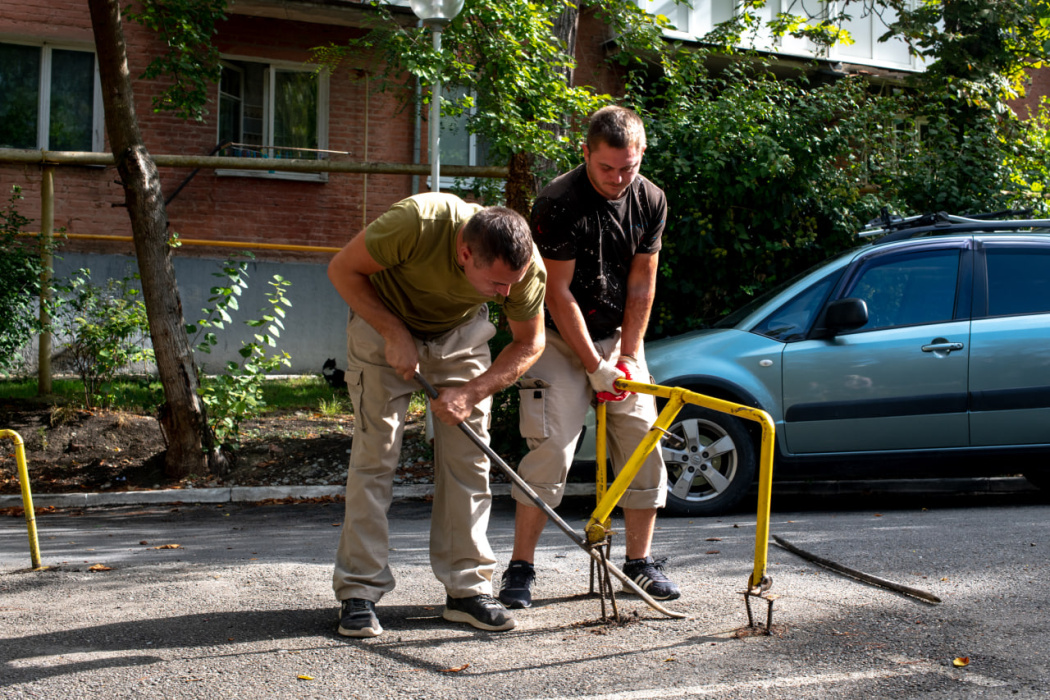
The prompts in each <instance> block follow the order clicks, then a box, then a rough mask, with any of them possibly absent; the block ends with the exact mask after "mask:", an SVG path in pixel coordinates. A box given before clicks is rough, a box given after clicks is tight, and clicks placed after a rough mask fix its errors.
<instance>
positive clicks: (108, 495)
mask: <svg viewBox="0 0 1050 700" xmlns="http://www.w3.org/2000/svg"><path fill="white" fill-rule="evenodd" d="M1026 491H1030V492H1035V491H1038V489H1037V488H1036V487H1034V486H1032V484H1030V483H1029V482H1028V481H1027V480H1026V479H1025V478H1024V477H1020V476H1013V477H984V478H975V479H884V480H863V481H849V480H845V481H812V482H809V481H782V482H774V484H773V495H774V496H778V495H781V496H783V495H791V496H801V495H806V496H816V497H828V496H839V495H848V494H898V495H900V494H920V493H925V494H941V495H943V494H950V493H960V494H963V493H967V494H982V493H983V494H997V493H1018V492H1026ZM344 493H345V487H344V486H341V485H340V486H332V485H329V486H228V487H223V488H212V489H159V490H156V491H102V492H98V493H41V494H35V495H34V496H33V506H34V507H45V508H46V507H55V508H94V507H96V506H139V505H173V504H177V503H258V502H259V501H268V500H284V499H298V500H305V499H310V498H325V497H333V496H339V497H341V496H343V495H344ZM433 495H434V485H433V484H407V485H401V486H394V500H395V501H398V500H405V499H410V498H426V497H428V496H433ZM492 495H493V496H495V497H498V498H502V497H509V496H510V484H492ZM565 495H566V496H594V484H576V483H573V484H566V486H565ZM21 507H22V497H21V496H20V495H0V508H21Z"/></svg>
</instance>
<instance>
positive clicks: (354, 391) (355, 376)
mask: <svg viewBox="0 0 1050 700" xmlns="http://www.w3.org/2000/svg"><path fill="white" fill-rule="evenodd" d="M343 378H344V379H346V393H348V394H349V395H350V405H351V407H353V409H354V412H355V413H356V412H357V411H360V410H362V407H363V406H364V403H363V402H362V401H361V399H362V397H363V396H364V388H363V387H362V386H361V369H360V368H359V367H347V368H346V372H344V373H343ZM354 430H360V431H361V432H364V431H365V421H360V420H355V421H354Z"/></svg>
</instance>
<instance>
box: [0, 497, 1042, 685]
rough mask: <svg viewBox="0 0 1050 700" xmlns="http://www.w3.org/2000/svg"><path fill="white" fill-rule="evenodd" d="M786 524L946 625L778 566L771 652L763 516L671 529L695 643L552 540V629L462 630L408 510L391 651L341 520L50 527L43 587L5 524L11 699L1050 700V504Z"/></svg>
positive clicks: (309, 512) (233, 509)
mask: <svg viewBox="0 0 1050 700" xmlns="http://www.w3.org/2000/svg"><path fill="white" fill-rule="evenodd" d="M590 507H591V504H590V502H589V501H584V500H581V499H574V502H572V503H568V504H567V507H566V508H564V509H563V514H564V515H565V516H566V518H567V520H569V522H570V523H571V524H574V525H575V526H577V527H579V528H581V529H582V525H583V521H584V520H585V519H586V516H587V515H588V513H589V510H590ZM774 510H775V512H774V515H773V518H772V533H773V534H776V535H779V536H781V537H783V538H785V539H787V540H788V541H790V542H791V543H792V544H794V545H796V546H798V547H801V548H803V549H805V550H808V551H810V552H812V553H814V554H817V555H819V556H821V557H824V558H826V559H830V560H834V561H836V562H839V563H841V564H844V565H847V566H850V567H852V568H854V569H859V570H861V571H864V572H866V573H870V574H873V575H876V576H879V577H882V578H885V579H890V580H893V581H896V582H899V583H902V584H906V585H909V586H913V587H916V588H919V589H922V590H925V591H928V592H929V593H932V594H934V595H936V596H938V597H939V598H940V599H941V600H942V601H943V602H942V603H940V604H939V605H931V604H929V603H925V602H922V601H919V600H916V599H914V598H911V597H907V596H904V595H901V594H899V593H895V592H891V591H888V590H885V589H883V588H879V587H876V586H872V585H868V584H863V583H859V582H857V581H855V580H853V579H850V578H846V577H843V576H841V575H838V574H834V573H830V572H828V571H827V570H824V569H821V568H819V567H818V566H816V565H814V564H812V563H810V562H808V561H806V560H804V559H801V558H799V557H798V556H796V555H794V554H791V553H789V552H787V551H784V550H783V549H780V548H779V547H777V546H775V545H772V544H771V545H770V547H769V566H768V573H769V574H770V575H771V576H772V577H773V587H772V589H771V592H772V593H775V594H778V595H779V596H780V597H779V598H778V599H777V600H776V602H775V608H774V618H773V634H772V635H769V636H765V635H755V634H752V633H750V632H749V630H747V629H746V623H747V616H746V613H745V607H744V602H743V598H742V596H741V595H740V591H741V590H742V589H743V588H744V586H745V584H746V581H747V578H748V575H749V574H750V572H751V570H752V566H753V556H754V546H755V545H754V533H755V517H754V514H748V513H744V512H741V513H738V514H736V515H734V516H729V517H722V518H711V519H699V518H697V519H674V518H662V519H661V520H660V521H659V528H660V529H659V531H658V532H657V535H656V542H655V550H656V551H655V553H656V554H657V555H658V556H668V558H669V560H668V573H669V574H670V575H671V576H672V577H673V578H674V579H675V580H676V581H677V582H678V583H679V584H680V585H681V587H682V590H683V597H682V598H681V599H680V600H678V601H674V602H673V603H671V604H670V605H669V607H671V608H673V609H675V610H679V611H681V612H684V613H685V614H686V615H687V618H686V619H684V620H674V619H667V618H663V617H662V616H661V615H659V614H657V613H655V612H653V611H651V610H649V609H648V608H647V607H646V606H645V605H644V604H642V603H640V602H638V600H637V599H635V598H632V597H629V596H626V595H624V596H620V597H618V602H619V605H620V608H621V611H622V612H625V613H627V615H628V618H629V619H628V621H627V622H626V623H623V624H618V625H614V624H606V623H602V622H600V621H599V620H598V617H599V613H600V604H599V602H598V600H597V599H596V598H592V597H589V596H587V595H586V592H587V588H588V568H589V566H588V559H587V558H586V555H585V554H584V553H583V552H581V551H580V550H578V549H577V548H576V547H575V545H573V544H572V543H571V542H570V541H569V539H568V538H567V537H565V536H564V535H563V534H562V533H560V532H558V531H557V530H554V529H553V528H552V527H549V528H548V530H547V532H546V534H545V535H544V539H543V540H542V541H541V544H540V549H539V551H538V559H537V564H538V567H539V570H540V578H539V580H538V582H537V585H536V589H535V594H536V597H537V599H538V600H537V605H536V606H535V607H534V608H532V609H530V610H526V611H519V612H518V613H517V618H518V623H519V624H518V627H517V629H515V630H513V631H511V632H505V633H499V634H493V633H483V632H478V631H475V630H473V629H472V628H469V627H467V626H465V625H457V624H453V623H448V622H445V621H444V620H442V619H441V617H440V613H441V610H442V604H443V601H444V593H443V590H442V589H441V587H440V585H439V584H438V583H437V582H436V581H435V580H434V578H433V576H432V575H431V574H430V571H429V564H428V561H427V546H426V533H427V530H428V527H429V507H428V505H427V504H425V503H420V502H408V503H399V504H395V506H394V509H393V511H392V530H393V533H392V541H391V547H392V550H393V551H392V552H391V560H392V563H393V566H394V569H395V574H396V576H397V578H398V587H397V589H396V590H395V591H394V592H393V593H391V594H389V595H388V596H387V597H386V598H384V600H383V601H382V603H381V604H380V606H379V614H380V617H381V620H382V622H383V625H384V627H385V628H386V632H385V633H384V634H383V635H382V636H380V637H377V638H375V639H370V640H347V639H343V638H341V637H339V636H338V635H337V634H336V633H335V623H336V610H337V608H336V605H335V602H334V599H333V597H332V593H331V587H330V577H331V570H332V562H331V559H332V554H333V552H334V549H335V546H336V541H337V538H338V533H339V529H338V527H337V526H338V525H339V523H340V521H341V520H342V505H341V504H301V505H268V506H267V505H243V504H222V505H218V506H216V505H199V506H193V505H183V506H147V507H124V508H110V509H103V508H98V509H88V510H84V511H77V510H59V511H57V512H54V513H49V514H44V515H41V516H40V517H39V518H38V528H39V533H40V546H41V552H42V557H43V561H44V564H46V565H48V566H50V567H51V568H49V569H47V570H45V571H30V570H29V569H28V568H27V567H28V566H29V548H28V544H27V537H26V528H25V521H24V520H23V519H22V518H21V517H4V518H0V696H2V697H4V698H30V697H32V698H81V697H84V696H89V695H95V694H96V693H104V694H105V695H104V697H113V698H141V697H150V698H154V697H163V698H209V699H211V698H226V697H238V698H325V699H326V700H331V699H332V698H428V699H440V698H456V699H462V698H571V699H572V700H582V699H583V698H615V699H616V700H626V699H627V698H709V697H713V698H740V697H776V698H826V697H828V696H829V695H833V696H836V697H838V698H864V699H865V700H868V699H869V698H886V697H892V698H920V697H921V698H959V697H996V698H997V697H1046V695H1047V689H1046V680H1047V679H1048V678H1050V668H1048V667H1050V636H1048V635H1047V634H1046V626H1047V622H1048V619H1050V615H1048V607H1050V606H1048V603H1047V600H1046V581H1047V576H1048V574H1050V571H1048V570H1050V561H1048V556H1047V550H1048V548H1050V537H1048V534H1050V505H1047V504H1046V502H1045V500H1043V499H1041V497H1040V496H1038V495H1037V494H1032V493H1027V492H1025V493H1015V494H998V495H988V494H983V495H970V496H963V497H949V496H934V495H923V494H912V495H901V496H887V495H884V494H883V495H878V496H872V497H861V496H849V497H846V496H839V497H834V498H827V497H825V498H821V499H810V500H804V499H800V498H790V499H789V498H783V497H778V496H776V495H775V496H774ZM490 535H491V539H492V543H493V546H494V548H495V549H496V551H497V553H498V556H499V557H500V558H501V562H500V565H501V566H502V565H503V564H505V563H506V558H507V555H508V553H509V551H510V547H511V543H512V537H513V507H512V504H511V503H510V501H509V499H506V498H501V499H498V501H497V504H496V507H495V509H494V514H493V519H492V523H491V528H490ZM617 544H618V545H619V546H617V547H615V548H614V557H615V558H616V560H618V561H619V560H621V559H622V538H621V539H619V540H618V542H617ZM163 545H179V546H178V547H177V548H161V547H163ZM96 564H102V565H104V566H105V567H108V569H109V570H106V571H92V570H91V567H92V566H94V565H96ZM499 573H501V570H498V571H497V575H499ZM758 603H759V605H761V606H763V607H764V605H765V604H764V603H762V602H761V601H758ZM755 610H756V612H760V613H761V616H764V609H762V610H760V609H759V607H756V608H755ZM956 659H959V660H960V661H958V662H957V663H963V662H962V659H967V660H968V663H967V664H966V665H964V666H960V667H957V666H956V665H955V664H954V663H953V660H956Z"/></svg>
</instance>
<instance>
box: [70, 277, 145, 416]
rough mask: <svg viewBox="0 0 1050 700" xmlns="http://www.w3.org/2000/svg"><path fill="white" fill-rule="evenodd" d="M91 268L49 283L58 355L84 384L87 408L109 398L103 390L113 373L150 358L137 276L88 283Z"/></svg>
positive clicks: (110, 381)
mask: <svg viewBox="0 0 1050 700" xmlns="http://www.w3.org/2000/svg"><path fill="white" fill-rule="evenodd" d="M90 279H91V271H90V270H87V269H83V268H82V269H80V270H78V271H77V272H76V273H75V274H74V275H73V276H72V277H70V278H69V279H67V280H64V281H61V282H59V283H58V284H56V285H55V290H56V292H57V293H58V294H57V296H56V298H55V308H54V326H55V333H56V335H57V336H58V338H59V340H60V342H61V344H62V345H63V351H62V352H63V354H64V355H65V356H66V357H67V359H68V360H69V362H70V363H71V364H72V366H73V370H74V371H75V372H76V373H77V375H78V376H79V377H80V379H81V381H83V383H84V403H85V405H87V406H88V407H91V406H95V405H105V404H107V403H110V402H112V400H113V396H112V395H111V393H110V391H109V389H110V388H111V387H112V384H113V380H114V379H115V378H116V376H117V374H118V373H119V372H120V371H121V370H124V369H126V368H128V367H129V366H131V365H132V364H134V363H136V362H149V361H152V360H153V349H152V348H151V347H147V346H146V339H147V338H148V337H149V321H148V319H147V318H146V306H145V304H144V303H143V302H142V300H141V299H140V298H139V297H140V291H139V289H138V288H137V287H136V286H135V285H134V280H136V279H138V275H129V276H127V277H124V278H123V279H119V280H107V282H106V284H105V285H104V286H98V285H95V284H92V283H91V281H90Z"/></svg>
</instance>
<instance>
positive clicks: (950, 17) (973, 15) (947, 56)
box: [865, 0, 1050, 114]
mask: <svg viewBox="0 0 1050 700" xmlns="http://www.w3.org/2000/svg"><path fill="white" fill-rule="evenodd" d="M865 1H866V2H868V3H870V2H871V1H872V0H865ZM879 5H885V6H886V7H888V8H891V9H892V10H893V11H894V12H895V14H896V15H897V20H896V21H895V22H892V23H890V28H889V31H888V32H886V34H885V35H884V36H883V37H881V38H880V41H884V40H886V39H888V38H889V37H890V36H899V37H901V38H903V39H905V40H906V41H907V42H908V44H909V46H910V47H911V50H912V51H913V52H916V53H919V54H923V55H925V56H927V57H929V58H930V59H932V60H931V62H930V64H929V66H928V68H927V70H926V72H925V73H924V74H922V75H921V76H919V77H918V80H919V83H920V84H921V85H922V86H923V87H924V88H925V89H930V88H934V89H936V90H938V91H940V90H944V91H945V93H946V94H947V95H948V96H950V97H952V98H953V99H959V100H962V101H964V102H967V103H969V104H973V105H977V106H980V107H982V108H985V109H990V110H992V111H994V112H996V113H1000V114H1001V113H1004V112H1005V111H1006V109H1007V107H1006V105H1005V104H1004V103H1003V102H1004V101H1005V100H1008V99H1013V98H1016V97H1019V96H1022V95H1024V90H1025V84H1026V83H1027V79H1028V77H1027V75H1026V73H1025V69H1026V68H1029V67H1033V68H1035V67H1039V66H1040V65H1042V64H1043V62H1045V60H1046V58H1047V56H1048V53H1050V4H1048V3H1047V1H1046V0H951V1H950V2H947V1H945V0H931V1H928V2H922V3H913V2H911V1H910V0H882V2H880V3H879Z"/></svg>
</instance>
